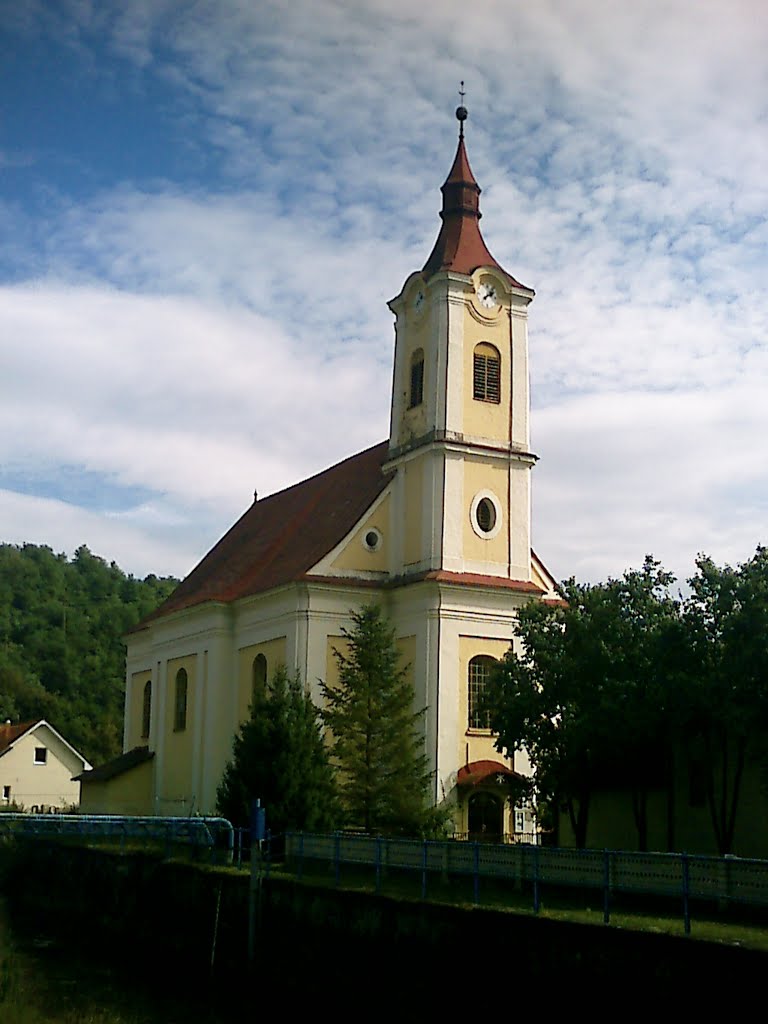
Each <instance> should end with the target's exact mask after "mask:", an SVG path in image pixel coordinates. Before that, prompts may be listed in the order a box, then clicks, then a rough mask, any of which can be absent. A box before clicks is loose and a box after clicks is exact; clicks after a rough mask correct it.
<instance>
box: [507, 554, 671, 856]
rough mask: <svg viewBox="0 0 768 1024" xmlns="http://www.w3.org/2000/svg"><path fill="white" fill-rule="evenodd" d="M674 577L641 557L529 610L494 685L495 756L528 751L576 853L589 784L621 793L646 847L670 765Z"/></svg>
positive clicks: (540, 789) (540, 787) (539, 788)
mask: <svg viewBox="0 0 768 1024" xmlns="http://www.w3.org/2000/svg"><path fill="white" fill-rule="evenodd" d="M671 583H672V577H671V576H669V574H667V573H665V572H664V571H663V569H661V567H660V565H659V563H658V562H656V561H654V560H653V559H652V558H650V557H648V558H646V560H645V563H644V565H643V568H642V569H641V570H638V571H629V572H627V573H625V575H624V576H623V577H622V578H621V579H618V580H609V581H608V582H607V583H601V584H595V585H589V584H587V585H584V584H577V583H576V582H575V581H574V580H569V581H567V582H566V583H565V584H564V585H563V588H562V595H563V598H564V600H563V602H562V603H561V604H559V605H552V604H543V603H540V602H530V603H529V604H527V605H526V606H524V607H523V608H521V610H520V612H519V615H518V623H517V627H516V636H517V637H518V641H519V644H520V654H519V656H518V655H516V654H515V652H514V651H513V650H510V651H509V652H508V653H507V655H506V656H505V658H504V659H503V660H502V661H501V662H500V663H499V665H498V666H497V668H496V669H495V671H494V673H493V676H492V680H491V686H490V696H489V702H490V710H491V725H492V727H493V729H494V730H495V731H496V732H497V733H498V742H497V746H498V748H499V750H502V751H507V752H512V751H514V750H518V749H520V748H522V747H525V749H526V750H527V751H528V753H529V755H530V757H531V762H532V764H533V765H534V767H535V770H536V779H535V786H536V793H537V798H538V799H539V800H540V801H543V802H546V803H548V804H550V805H551V806H553V807H560V806H562V807H564V808H565V810H566V812H567V814H568V816H569V819H570V823H571V827H572V830H573V833H574V836H575V839H576V842H577V845H578V846H582V847H583V846H584V845H585V844H586V840H587V830H588V823H589V810H590V804H591V800H592V795H593V792H594V790H595V789H596V788H598V787H599V788H605V787H606V786H613V787H615V788H623V789H626V790H627V792H628V793H629V794H630V796H631V799H632V810H633V814H634V819H635V824H636V827H637V830H638V845H639V846H640V848H641V849H644V848H646V846H647V796H648V787H649V784H651V783H653V784H656V785H658V784H659V783H660V781H662V778H663V775H662V778H660V777H659V776H658V775H656V776H654V774H653V766H654V765H656V766H658V769H659V770H660V771H661V772H662V773H663V771H664V769H665V768H667V766H668V765H669V763H670V762H669V759H668V758H667V757H666V750H667V745H668V743H669V742H671V738H670V737H669V736H668V732H667V728H666V723H667V722H668V720H669V719H668V715H667V710H668V706H669V693H670V683H671V679H672V674H671V668H670V665H671V662H670V658H669V657H668V655H669V654H670V652H672V651H673V650H675V642H674V638H675V637H676V636H677V633H679V628H680V627H679V623H680V616H679V609H678V606H677V604H676V602H675V601H674V600H673V599H672V598H670V597H669V595H668V593H667V588H668V587H669V585H670V584H671Z"/></svg>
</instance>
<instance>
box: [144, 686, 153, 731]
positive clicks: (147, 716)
mask: <svg viewBox="0 0 768 1024" xmlns="http://www.w3.org/2000/svg"><path fill="white" fill-rule="evenodd" d="M151 719H152V682H151V681H148V682H146V683H145V684H144V696H143V699H142V704H141V738H142V739H143V740H145V739H147V738H148V737H149V724H150V721H151Z"/></svg>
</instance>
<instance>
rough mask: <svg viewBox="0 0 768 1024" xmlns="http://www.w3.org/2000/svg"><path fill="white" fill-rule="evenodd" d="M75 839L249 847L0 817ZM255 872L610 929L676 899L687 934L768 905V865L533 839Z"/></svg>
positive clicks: (299, 853) (403, 845) (346, 855)
mask: <svg viewBox="0 0 768 1024" xmlns="http://www.w3.org/2000/svg"><path fill="white" fill-rule="evenodd" d="M12 835H15V836H23V837H27V838H32V839H35V838H42V839H45V838H71V839H72V840H75V841H80V842H82V841H93V840H96V841H105V842H114V843H119V845H120V847H121V848H125V847H127V846H129V845H131V846H134V845H139V846H141V847H149V846H155V847H157V846H158V845H160V848H161V850H162V851H163V852H164V853H165V854H166V855H171V854H177V853H179V852H181V851H184V852H186V853H188V854H191V855H192V856H194V857H195V858H197V859H198V860H199V859H205V860H207V861H208V862H209V863H227V864H232V865H234V866H235V867H246V866H248V865H249V864H250V860H251V842H250V836H249V832H248V830H246V829H234V828H233V827H232V825H231V823H230V822H229V821H227V820H226V819H224V818H214V817H210V818H209V817H193V818H180V817H122V816H114V815H80V814H44V815H32V814H13V813H2V814H0V839H1V838H3V837H4V836H12ZM259 854H260V855H259V859H258V864H259V874H260V876H261V877H267V876H268V875H269V873H270V871H271V870H272V868H273V866H274V864H275V863H277V862H281V866H282V867H283V869H284V870H288V871H289V872H291V873H293V874H295V875H297V876H298V877H299V878H301V877H302V876H303V874H304V873H305V871H307V872H308V871H309V870H315V871H317V870H318V869H319V870H320V871H321V872H323V873H324V874H325V876H326V877H332V879H333V882H334V884H335V885H339V884H341V880H342V875H343V874H344V872H345V871H348V872H351V871H352V870H354V871H355V872H356V873H357V877H359V874H360V872H361V871H362V873H363V876H365V875H368V876H369V877H370V878H371V881H372V883H373V886H374V888H375V889H376V891H377V892H381V891H382V888H383V886H384V884H385V880H387V879H388V878H390V877H392V876H394V875H396V874H398V873H399V874H401V875H402V874H405V875H408V876H411V877H413V878H415V879H416V880H417V883H418V887H419V890H420V894H421V898H422V899H426V898H427V897H428V896H429V894H430V888H434V886H435V884H436V883H437V882H445V881H446V880H448V881H450V880H455V879H460V880H461V879H463V880H465V881H468V882H469V884H470V885H471V891H472V899H473V901H474V902H475V903H480V902H481V895H486V894H485V893H484V892H483V889H484V887H486V888H487V889H489V890H490V889H491V886H492V885H494V886H495V888H496V889H498V884H496V883H501V885H502V887H506V889H507V890H509V887H510V886H512V887H513V888H515V889H517V890H519V891H520V892H522V893H524V892H530V894H531V900H532V906H533V910H534V912H536V913H538V912H539V910H540V909H541V904H542V893H543V891H544V890H545V889H550V890H551V891H559V892H568V891H570V892H571V893H573V892H574V891H576V892H578V891H582V892H584V891H587V892H593V893H594V894H595V895H596V897H597V899H598V901H599V902H598V905H600V902H601V903H602V911H603V920H604V921H605V923H606V924H607V923H609V921H610V916H611V913H612V912H614V911H615V905H616V898H617V897H619V896H627V895H638V896H644V897H659V898H664V899H666V900H667V901H670V900H671V901H673V905H675V904H676V905H677V906H678V907H679V908H680V911H681V914H682V918H683V922H684V927H685V932H686V934H688V933H690V930H691V905H692V904H699V905H702V904H706V905H709V906H716V907H718V908H721V909H722V908H724V907H725V908H727V907H732V906H734V907H735V906H741V907H753V908H765V907H768V860H757V859H746V858H740V857H705V856H697V855H692V854H685V853H682V854H678V853H634V852H631V851H626V850H574V849H564V848H557V847H543V846H539V845H536V844H534V843H531V844H525V843H519V842H516V843H479V842H471V841H466V840H456V839H453V840H447V841H433V840H427V841H421V840H416V839H392V838H387V837H384V836H369V835H361V834H354V833H345V832H335V833H331V834H324V835H318V834H315V833H307V832H288V833H286V834H285V835H279V836H272V837H268V838H267V840H266V841H265V842H264V843H262V844H260V845H259Z"/></svg>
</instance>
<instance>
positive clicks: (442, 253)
mask: <svg viewBox="0 0 768 1024" xmlns="http://www.w3.org/2000/svg"><path fill="white" fill-rule="evenodd" d="M459 110H463V108H461V107H460V108H459ZM457 116H458V111H457ZM465 116H466V115H465ZM459 120H460V121H461V122H462V124H461V127H462V130H461V131H460V133H459V145H458V147H457V149H456V156H455V158H454V161H453V166H452V167H451V170H450V173H449V174H448V177H447V178H446V179H445V184H444V185H443V186H442V187H441V189H440V191H441V192H442V193H443V208H442V210H441V211H440V217H441V219H442V221H443V223H442V227H441V228H440V234H439V235H438V236H437V241H436V242H435V247H434V249H433V250H432V252H431V254H430V257H429V259H428V260H427V262H426V263H425V264H424V268H423V273H424V274H426V275H427V276H428V277H430V276H431V275H432V274H436V273H437V272H438V271H439V270H454V271H456V272H457V273H459V274H471V273H472V272H473V271H475V270H477V268H478V267H496V268H497V269H498V270H500V271H501V272H502V273H503V274H505V275H506V276H507V277H508V278H509V280H510V281H511V282H512V284H513V285H515V286H516V287H518V288H525V285H523V284H520V282H519V281H516V280H515V279H514V278H513V277H512V275H511V274H507V272H506V270H504V268H503V267H502V266H501V265H500V264H499V263H497V262H496V260H495V259H494V258H493V256H491V254H490V252H489V251H488V246H487V245H486V244H485V241H484V239H483V236H482V234H481V233H480V223H479V222H480V218H481V217H482V214H481V213H480V191H481V189H480V186H479V185H478V184H477V182H476V181H475V176H474V174H473V173H472V168H471V167H470V166H469V157H468V156H467V150H466V147H465V145H464V131H463V127H464V125H463V119H462V118H459Z"/></svg>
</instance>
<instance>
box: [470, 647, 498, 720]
mask: <svg viewBox="0 0 768 1024" xmlns="http://www.w3.org/2000/svg"><path fill="white" fill-rule="evenodd" d="M494 660H495V659H494V658H491V657H490V656H489V655H487V654H478V655H477V657H475V658H472V660H471V661H470V663H469V670H468V678H467V694H468V701H469V706H468V709H467V712H468V719H469V728H470V729H490V727H491V713H490V711H489V710H488V709H487V708H486V707H485V700H486V697H487V695H488V681H489V680H490V678H491V667H492V666H493V663H494Z"/></svg>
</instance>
